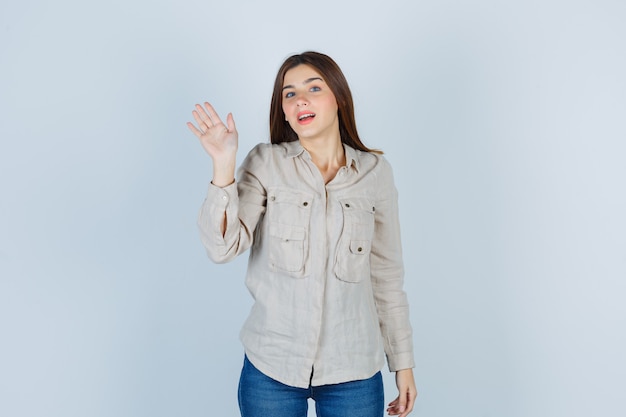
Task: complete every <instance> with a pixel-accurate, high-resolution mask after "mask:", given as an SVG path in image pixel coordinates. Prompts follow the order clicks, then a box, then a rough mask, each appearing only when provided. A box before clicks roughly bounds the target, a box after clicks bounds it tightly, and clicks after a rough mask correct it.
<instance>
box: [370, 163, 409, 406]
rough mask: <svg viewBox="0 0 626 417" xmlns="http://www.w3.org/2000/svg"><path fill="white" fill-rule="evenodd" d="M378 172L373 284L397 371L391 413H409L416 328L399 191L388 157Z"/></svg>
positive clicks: (387, 349) (392, 367)
mask: <svg viewBox="0 0 626 417" xmlns="http://www.w3.org/2000/svg"><path fill="white" fill-rule="evenodd" d="M380 163H381V164H382V166H381V170H380V173H379V175H378V178H379V183H378V184H377V192H378V199H377V201H376V211H375V228H374V238H373V240H372V252H371V270H372V287H373V291H374V300H375V303H376V310H377V312H378V319H379V324H380V329H381V334H382V337H383V344H384V348H385V354H386V355H387V362H388V364H389V369H390V370H391V371H392V372H396V385H397V387H398V393H399V395H398V398H396V399H395V400H394V401H392V402H391V403H390V404H389V408H388V409H387V412H388V413H389V415H400V416H401V417H405V416H406V415H408V414H409V413H410V412H411V410H412V409H413V404H414V401H415V398H416V396H417V390H416V388H415V382H414V379H413V371H412V369H411V368H413V367H414V360H413V332H412V329H411V324H410V322H409V305H408V300H407V296H406V293H405V292H404V289H403V284H404V266H403V261H402V244H401V238H400V223H399V213H398V195H397V190H396V188H395V185H394V181H393V173H392V171H391V167H390V166H389V164H388V163H387V161H386V160H384V159H381V161H380Z"/></svg>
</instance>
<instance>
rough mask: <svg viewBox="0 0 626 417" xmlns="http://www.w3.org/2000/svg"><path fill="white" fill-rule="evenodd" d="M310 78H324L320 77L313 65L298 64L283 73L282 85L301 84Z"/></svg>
mask: <svg viewBox="0 0 626 417" xmlns="http://www.w3.org/2000/svg"><path fill="white" fill-rule="evenodd" d="M311 78H321V79H322V80H323V79H324V77H322V75H321V74H320V73H319V72H317V70H315V69H314V68H313V67H311V66H309V65H306V64H300V65H298V66H297V67H293V68H292V69H290V70H288V71H287V72H286V73H285V78H284V79H283V86H285V85H296V84H303V83H305V82H306V81H307V80H310V79H311Z"/></svg>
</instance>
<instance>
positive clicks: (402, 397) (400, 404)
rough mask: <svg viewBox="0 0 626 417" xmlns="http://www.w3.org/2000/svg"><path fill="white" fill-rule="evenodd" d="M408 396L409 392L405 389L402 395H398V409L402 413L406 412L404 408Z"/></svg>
mask: <svg viewBox="0 0 626 417" xmlns="http://www.w3.org/2000/svg"><path fill="white" fill-rule="evenodd" d="M406 397H407V392H406V391H404V390H403V392H401V393H400V396H399V397H398V399H399V400H400V401H398V411H400V412H401V413H404V410H406Z"/></svg>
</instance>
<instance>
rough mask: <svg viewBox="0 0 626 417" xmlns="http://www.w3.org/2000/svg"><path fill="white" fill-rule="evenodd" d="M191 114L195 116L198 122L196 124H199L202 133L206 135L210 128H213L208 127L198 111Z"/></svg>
mask: <svg viewBox="0 0 626 417" xmlns="http://www.w3.org/2000/svg"><path fill="white" fill-rule="evenodd" d="M191 114H192V115H193V118H194V119H195V120H196V123H198V129H200V130H201V131H202V133H206V131H207V130H209V128H210V127H211V126H212V125H211V126H210V125H208V124H207V123H206V122H205V121H204V120H202V117H201V116H200V114H198V112H197V111H195V110H194V111H192V112H191Z"/></svg>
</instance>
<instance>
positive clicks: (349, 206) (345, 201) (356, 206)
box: [339, 197, 376, 213]
mask: <svg viewBox="0 0 626 417" xmlns="http://www.w3.org/2000/svg"><path fill="white" fill-rule="evenodd" d="M339 202H340V203H341V208H342V209H343V210H344V211H345V212H350V211H366V212H368V213H374V211H375V210H376V208H375V207H374V203H373V202H372V200H370V199H369V198H365V197H350V198H342V199H340V200H339Z"/></svg>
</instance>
